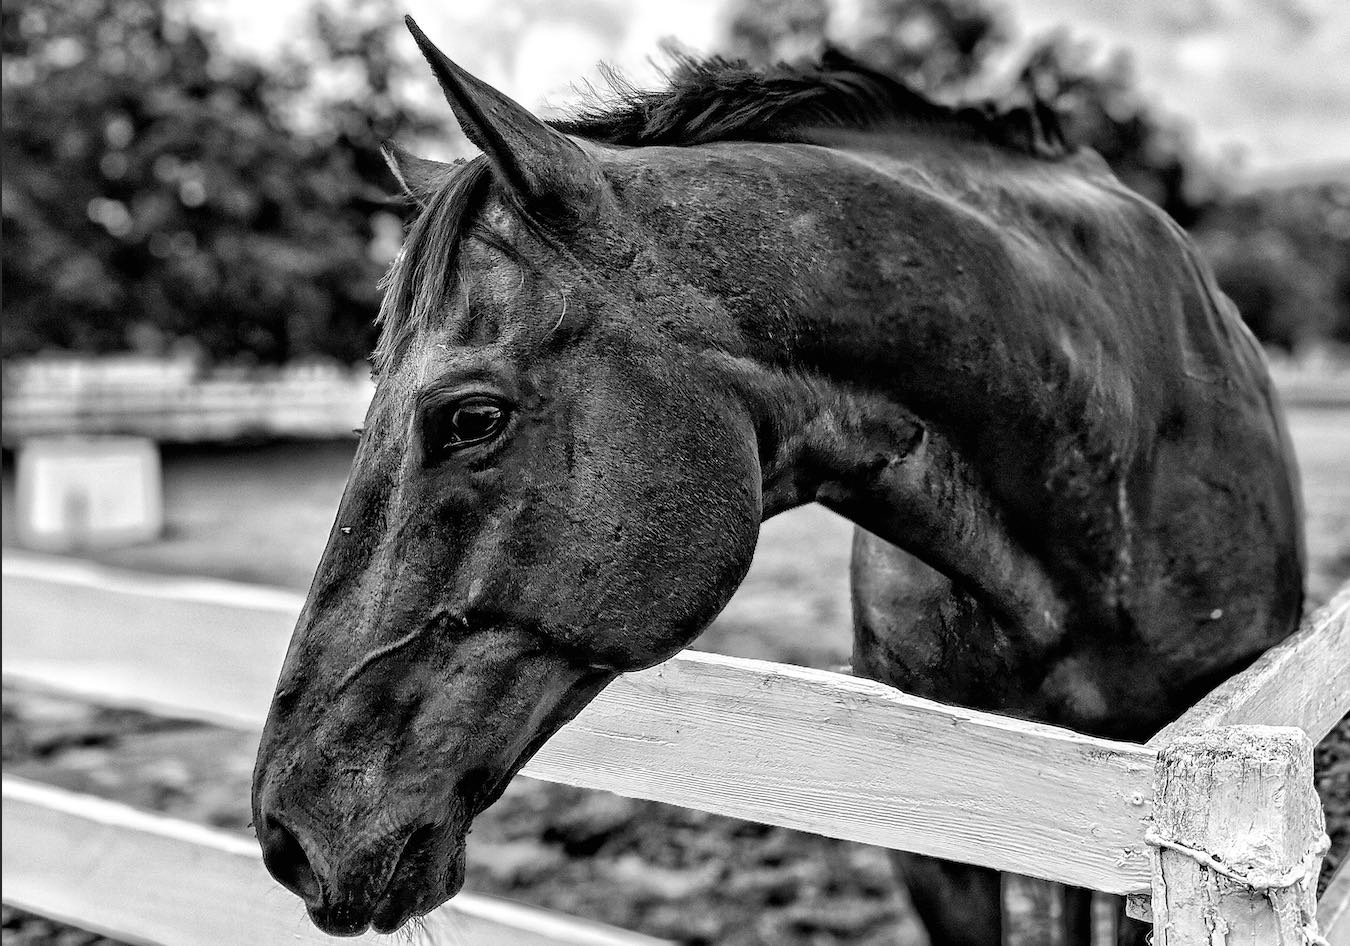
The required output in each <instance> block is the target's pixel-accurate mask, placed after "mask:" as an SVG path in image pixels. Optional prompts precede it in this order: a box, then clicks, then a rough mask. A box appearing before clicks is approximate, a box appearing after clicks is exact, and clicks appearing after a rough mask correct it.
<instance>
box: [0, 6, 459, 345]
mask: <svg viewBox="0 0 1350 946" xmlns="http://www.w3.org/2000/svg"><path fill="white" fill-rule="evenodd" d="M376 5H377V4H376V3H375V0H367V2H365V3H362V4H358V5H357V8H356V9H357V11H358V12H361V11H368V10H369V9H371V8H373V7H374V6H376ZM375 19H376V18H375V17H372V16H369V15H365V16H355V15H353V16H352V17H350V18H347V17H346V16H337V15H335V14H334V13H332V12H331V11H329V10H326V9H321V10H320V11H319V12H318V13H317V14H316V19H315V23H314V27H315V28H314V33H315V42H314V43H312V44H311V45H312V47H313V49H314V50H315V51H316V53H315V56H316V58H314V59H312V60H310V61H300V60H299V59H298V58H295V57H291V58H289V59H287V60H286V61H285V62H283V63H282V65H281V67H280V68H270V69H266V68H263V67H262V66H260V65H258V64H256V63H254V62H251V61H249V60H247V59H246V58H244V57H242V56H239V55H236V54H233V53H230V52H229V51H227V50H226V49H225V48H223V47H222V46H221V45H220V44H219V43H218V42H217V41H216V40H215V38H214V37H212V36H211V35H209V34H208V33H206V32H205V31H203V30H202V29H201V28H199V27H197V26H195V25H193V24H191V23H188V22H184V21H182V20H180V19H177V18H175V17H174V16H171V15H170V13H169V12H168V11H167V10H166V7H165V4H164V3H163V0H70V2H67V3H62V4H47V3H43V2H41V0H13V2H9V0H7V2H6V3H5V5H4V7H3V13H2V14H0V38H2V40H3V53H4V67H3V68H4V84H5V94H4V97H3V121H4V130H5V134H4V145H3V148H4V151H3V154H4V166H3V188H4V190H3V213H4V236H5V240H4V246H3V256H2V261H3V278H4V289H5V332H4V339H3V352H4V354H5V355H6V356H10V355H13V354H16V353H25V352H32V351H36V350H39V349H42V348H46V347H53V346H55V347H62V348H71V349H81V350H95V351H106V350H117V349H126V348H128V347H140V348H151V349H153V348H155V347H159V346H162V345H163V344H165V343H167V342H168V341H170V340H173V339H177V338H191V339H193V340H195V341H196V342H197V343H198V344H200V346H202V347H203V348H204V349H205V351H206V353H208V354H209V355H210V356H213V357H216V358H235V357H239V356H244V357H249V358H256V359H260V360H263V361H279V360H283V359H286V358H292V357H296V356H301V355H309V354H326V355H331V356H334V357H337V358H340V359H343V360H346V361H351V360H355V359H357V358H360V357H363V356H364V355H365V354H366V353H367V352H368V351H369V350H370V348H371V346H372V342H373V329H372V326H371V322H372V317H373V314H374V311H375V307H376V306H377V304H378V291H377V289H376V283H377V281H378V279H379V276H380V273H381V271H382V269H383V266H384V264H385V263H386V262H387V260H388V257H389V255H391V252H392V248H393V247H396V245H397V240H398V236H399V218H398V216H397V214H398V213H399V212H400V211H401V206H400V205H399V204H397V203H391V202H390V200H389V198H387V197H386V194H387V193H389V192H390V191H391V189H392V182H391V181H390V180H389V178H388V176H387V172H385V170H384V167H383V164H382V162H381V160H380V158H379V154H378V139H379V138H380V137H381V136H383V135H389V134H393V133H396V132H402V133H409V132H411V133H413V134H417V133H426V132H428V131H430V130H431V128H432V127H433V123H432V121H431V120H430V119H428V118H426V117H424V116H422V115H419V114H417V113H416V112H415V111H414V110H413V109H411V108H410V107H408V106H406V105H405V104H403V103H402V102H401V101H400V100H399V99H398V97H397V96H396V95H395V94H394V93H393V91H392V85H393V79H394V77H395V76H396V74H397V72H398V69H399V64H398V61H397V60H396V59H395V58H394V56H393V55H392V53H391V40H392V38H393V37H394V36H396V35H398V34H397V32H396V30H398V29H399V19H398V17H397V16H395V15H394V14H393V12H392V11H386V12H385V15H384V17H383V22H381V23H379V24H376V23H375V22H374V21H375ZM335 64H340V66H341V68H344V69H346V70H347V72H348V73H350V74H351V76H352V77H353V78H352V82H351V83H350V88H349V89H348V90H347V91H348V92H349V93H350V95H349V96H348V97H347V98H346V99H345V101H343V102H342V103H341V104H340V106H339V107H336V108H334V107H331V106H332V103H331V102H329V103H323V102H321V100H320V97H319V96H318V95H317V94H316V90H315V88H314V87H315V84H316V82H315V79H316V76H317V75H318V74H319V71H320V69H321V68H332V67H334V66H335ZM320 105H323V106H324V107H323V110H322V111H320Z"/></svg>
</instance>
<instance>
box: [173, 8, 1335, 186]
mask: <svg viewBox="0 0 1350 946" xmlns="http://www.w3.org/2000/svg"><path fill="white" fill-rule="evenodd" d="M182 2H184V3H188V4H192V5H193V6H195V7H196V8H197V9H200V10H201V11H202V14H203V15H204V17H205V18H207V19H208V20H209V21H211V22H212V23H215V24H217V25H218V26H219V27H220V28H222V30H223V31H225V32H226V33H227V34H228V35H230V36H231V37H233V38H234V39H235V40H236V41H238V42H239V43H241V44H243V45H245V46H246V47H248V48H250V49H254V50H257V51H258V52H260V53H264V54H265V53H266V52H267V51H269V50H272V49H274V48H275V47H276V46H277V45H278V44H279V43H281V42H284V39H282V38H284V37H286V36H290V35H294V34H295V32H296V30H295V28H294V26H295V24H296V23H298V21H299V19H300V17H301V16H302V15H303V11H304V9H305V8H306V6H307V5H308V3H310V2H311V0H182ZM850 2H851V0H837V3H836V6H837V7H842V8H844V11H843V14H842V15H843V17H844V19H845V20H846V18H847V15H848V13H847V11H848V8H849V7H850ZM852 2H856V0H852ZM1001 2H1002V4H1003V6H1005V7H1006V8H1007V9H1009V10H1010V11H1011V13H1012V20H1013V22H1014V23H1016V24H1017V25H1019V26H1020V27H1021V28H1022V31H1023V35H1024V37H1026V36H1031V35H1036V34H1040V33H1043V32H1046V31H1048V30H1050V29H1053V28H1055V27H1059V26H1067V27H1068V28H1069V30H1070V32H1071V34H1072V35H1074V36H1076V37H1081V38H1084V39H1090V40H1093V41H1095V42H1097V43H1098V44H1100V45H1101V47H1102V48H1103V49H1104V50H1110V49H1114V48H1126V49H1128V50H1130V51H1132V53H1133V55H1134V59H1135V64H1136V68H1137V72H1138V74H1139V77H1140V81H1141V84H1142V86H1143V87H1144V89H1145V90H1146V91H1147V92H1148V93H1149V94H1150V97H1151V99H1152V100H1154V101H1156V102H1157V103H1158V104H1159V105H1160V106H1161V107H1162V108H1164V109H1165V110H1166V111H1168V112H1171V113H1173V114H1176V115H1178V116H1180V117H1182V118H1185V119H1189V120H1190V121H1191V122H1192V124H1193V125H1194V126H1195V127H1196V129H1197V130H1198V132H1199V140H1200V143H1201V145H1202V146H1203V147H1204V148H1205V149H1206V150H1208V151H1211V152H1213V153H1230V154H1231V153H1238V154H1240V155H1242V157H1243V164H1242V167H1243V168H1244V169H1245V171H1246V172H1247V173H1248V174H1249V175H1250V176H1251V177H1252V178H1254V179H1260V178H1268V177H1272V176H1273V177H1289V176H1305V175H1311V176H1317V177H1323V176H1327V175H1328V174H1330V173H1340V174H1342V175H1344V176H1346V177H1348V178H1350V67H1348V66H1346V63H1350V0H1001ZM404 5H405V9H406V10H407V12H409V13H411V14H412V15H413V16H414V17H416V18H417V20H418V22H419V23H420V24H421V26H422V28H423V29H424V30H426V32H427V33H428V35H430V36H431V38H432V39H433V40H435V41H436V43H437V44H438V45H440V46H441V48H442V49H444V50H445V52H446V53H447V54H448V55H449V56H450V57H451V58H452V59H455V60H456V61H457V62H459V63H460V64H461V65H463V66H465V67H466V68H468V69H469V70H470V71H473V72H475V73H476V74H478V75H479V76H480V77H482V78H484V79H486V80H487V81H489V82H492V83H493V84H494V85H497V86H498V87H499V88H501V89H502V90H503V91H505V92H507V93H508V94H510V95H512V96H513V97H515V98H517V99H519V100H520V101H521V102H523V103H525V104H527V105H529V106H530V107H532V108H541V107H544V108H546V107H547V106H554V107H557V106H565V105H567V104H569V103H571V102H573V101H575V99H576V94H575V91H574V89H575V87H576V86H577V85H578V84H579V83H584V82H587V81H592V82H593V81H596V80H597V79H598V72H597V70H596V65H597V63H598V62H601V61H604V62H608V63H612V64H614V65H616V66H618V67H619V69H620V70H621V71H622V72H623V73H624V74H625V75H627V76H629V77H630V78H634V79H636V80H637V81H638V82H639V83H643V82H646V83H648V84H650V83H651V82H652V81H654V77H655V70H654V69H653V67H652V65H651V61H650V60H651V59H652V58H656V59H658V60H659V58H660V52H659V47H658V43H659V42H660V41H661V40H663V39H665V38H674V39H675V40H677V41H678V42H679V43H680V44H681V45H683V46H685V47H687V48H689V49H691V50H694V51H696V52H709V51H712V50H713V49H715V48H716V47H717V44H718V39H719V37H720V35H721V29H722V16H723V14H722V9H723V6H724V4H723V2H722V0H404ZM408 46H409V51H410V53H411V50H412V41H411V40H409V42H408ZM1337 63H1339V64H1340V65H1337ZM428 91H429V93H434V91H435V90H434V86H432V85H431V84H430V77H429V76H428Z"/></svg>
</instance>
